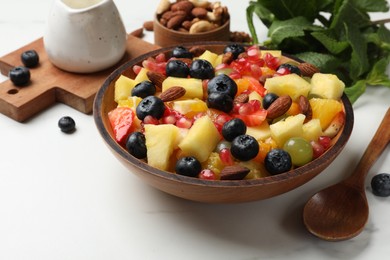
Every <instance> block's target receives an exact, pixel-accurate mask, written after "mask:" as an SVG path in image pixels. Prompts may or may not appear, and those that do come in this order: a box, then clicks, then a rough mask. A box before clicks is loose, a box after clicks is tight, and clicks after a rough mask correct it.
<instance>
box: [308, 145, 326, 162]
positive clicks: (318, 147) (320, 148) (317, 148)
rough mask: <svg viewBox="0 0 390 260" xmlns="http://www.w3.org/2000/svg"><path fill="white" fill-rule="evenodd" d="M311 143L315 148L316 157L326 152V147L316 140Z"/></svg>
mask: <svg viewBox="0 0 390 260" xmlns="http://www.w3.org/2000/svg"><path fill="white" fill-rule="evenodd" d="M310 144H311V147H312V148H313V158H314V159H315V158H318V157H320V156H321V155H322V154H323V153H324V152H325V148H324V147H323V146H322V145H321V144H320V143H318V142H316V141H311V142H310Z"/></svg>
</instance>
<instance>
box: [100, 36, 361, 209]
mask: <svg viewBox="0 0 390 260" xmlns="http://www.w3.org/2000/svg"><path fill="white" fill-rule="evenodd" d="M230 43H232V42H216V41H206V42H194V43H184V44H182V46H184V47H193V46H206V47H207V46H214V47H218V45H221V46H225V45H227V44H230ZM247 46H250V45H247ZM172 48H173V46H169V47H163V48H160V49H157V50H153V51H151V52H148V53H145V54H142V55H140V56H138V57H136V58H135V59H132V60H130V61H128V62H126V63H124V64H123V65H121V66H120V67H118V68H117V69H115V70H114V71H113V72H112V73H111V74H110V75H109V76H108V77H107V78H106V80H105V81H104V83H103V84H102V86H101V87H100V88H99V90H98V91H97V93H96V96H95V98H94V103H93V117H94V121H95V125H96V127H97V129H98V132H99V133H100V135H101V137H102V138H103V139H104V141H105V144H106V145H107V146H108V147H109V148H110V149H111V151H112V152H114V153H115V155H116V156H117V158H118V159H120V161H121V162H122V163H124V161H126V162H128V163H130V164H131V165H132V166H134V167H136V168H137V169H138V170H141V171H145V172H147V173H145V174H152V175H154V176H155V177H157V178H162V179H165V180H168V181H173V182H178V185H179V183H182V184H187V185H191V186H202V187H208V188H228V189H229V188H236V187H254V186H263V185H267V184H273V183H284V182H289V181H292V179H294V178H297V177H302V176H303V175H310V174H311V176H305V178H306V180H305V181H303V182H302V183H298V185H293V186H292V187H291V188H290V189H288V190H285V191H283V192H277V193H276V194H272V195H271V196H265V197H264V198H269V197H273V196H276V195H279V194H283V193H286V192H288V191H290V190H292V189H295V188H297V187H299V186H301V185H303V184H304V183H307V182H308V181H309V180H311V179H312V178H314V177H315V176H317V175H318V174H319V173H321V172H322V171H323V170H324V169H325V168H327V167H328V166H329V165H330V164H331V162H332V161H333V160H334V159H335V158H336V157H337V155H338V154H339V153H340V152H341V151H342V150H343V148H344V146H345V145H346V144H347V142H348V140H349V137H350V135H351V133H352V129H353V125H354V112H353V107H352V104H351V102H350V101H349V99H348V97H347V96H346V95H345V93H344V94H343V96H342V97H341V101H342V103H343V107H344V111H345V117H346V118H345V124H344V126H343V128H342V131H340V132H339V134H338V136H337V140H336V141H335V143H334V144H333V145H332V147H330V148H329V149H328V150H326V152H325V153H324V154H322V155H321V156H320V157H318V158H316V159H314V160H312V161H311V162H309V163H307V164H305V165H303V166H300V167H298V168H295V169H292V170H290V171H288V172H284V173H281V174H277V175H270V176H266V177H262V178H259V179H250V180H202V179H199V178H194V177H188V176H183V175H179V174H175V173H171V172H168V171H163V170H160V169H157V168H154V167H152V166H150V165H148V164H147V163H146V162H144V161H142V160H139V159H137V158H135V157H134V156H132V155H130V154H129V153H128V152H127V151H126V150H125V149H124V148H123V147H122V146H120V145H119V144H118V143H117V142H116V141H115V139H114V138H113V137H112V135H111V134H110V132H109V131H108V127H110V126H109V125H108V124H107V123H105V122H104V120H103V118H104V117H105V116H106V115H105V114H106V113H108V111H104V109H103V108H104V104H103V102H102V101H103V98H104V96H105V94H106V91H107V90H108V88H109V87H110V85H111V84H112V83H113V82H114V81H115V80H116V79H117V78H118V77H119V76H120V75H122V73H123V72H125V71H126V70H129V69H131V67H132V66H133V65H135V64H140V63H141V62H142V61H143V60H145V58H147V57H155V56H156V55H157V54H160V53H162V52H164V53H166V52H168V51H170V50H172ZM260 48H261V49H266V48H264V47H262V46H260ZM282 55H283V56H285V57H288V58H291V59H293V60H296V61H298V62H301V60H299V59H297V58H295V57H293V56H291V55H288V54H284V53H283V52H282ZM113 102H115V101H114V100H113ZM152 186H154V187H155V188H157V189H159V187H158V186H157V185H152ZM168 193H170V192H168ZM173 195H175V196H179V195H177V194H173ZM179 197H180V196H179ZM185 198H187V199H190V200H195V201H197V199H196V198H195V199H194V198H191V197H190V198H189V197H185ZM260 199H263V197H261V198H254V199H253V200H260ZM199 201H204V200H199ZM246 201H252V199H250V200H248V199H245V200H242V201H241V200H238V202H246ZM204 202H209V201H204ZM211 202H220V201H219V200H217V201H211ZM222 202H226V201H222Z"/></svg>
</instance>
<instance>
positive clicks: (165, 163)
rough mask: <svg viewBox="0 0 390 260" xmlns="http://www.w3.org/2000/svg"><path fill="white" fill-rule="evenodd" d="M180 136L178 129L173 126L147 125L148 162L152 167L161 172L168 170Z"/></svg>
mask: <svg viewBox="0 0 390 260" xmlns="http://www.w3.org/2000/svg"><path fill="white" fill-rule="evenodd" d="M178 135H179V129H178V127H176V126H174V125H171V124H166V125H152V124H146V125H145V139H146V148H147V161H148V164H149V165H150V166H152V167H156V168H157V169H160V170H167V169H168V167H169V165H170V157H171V155H172V153H173V151H174V150H175V149H176V144H177V138H178Z"/></svg>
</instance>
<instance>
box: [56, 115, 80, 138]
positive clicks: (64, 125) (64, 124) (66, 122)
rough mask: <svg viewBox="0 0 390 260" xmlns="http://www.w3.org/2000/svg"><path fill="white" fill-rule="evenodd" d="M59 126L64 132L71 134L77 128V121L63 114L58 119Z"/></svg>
mask: <svg viewBox="0 0 390 260" xmlns="http://www.w3.org/2000/svg"><path fill="white" fill-rule="evenodd" d="M58 127H59V128H60V129H61V131H62V132H64V133H67V134H70V133H72V132H74V131H75V130H76V123H75V121H74V120H73V118H71V117H70V116H63V117H61V118H60V120H58Z"/></svg>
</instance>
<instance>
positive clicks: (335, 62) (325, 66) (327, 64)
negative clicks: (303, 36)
mask: <svg viewBox="0 0 390 260" xmlns="http://www.w3.org/2000/svg"><path fill="white" fill-rule="evenodd" d="M295 56H296V57H297V58H299V59H301V60H303V61H305V62H308V63H311V64H313V65H315V66H316V67H317V68H319V70H320V71H321V72H323V73H329V72H332V71H334V70H335V69H336V68H337V67H338V66H340V63H341V62H340V60H339V59H338V58H336V57H335V56H333V55H330V54H322V53H317V52H303V53H298V54H295Z"/></svg>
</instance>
